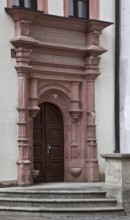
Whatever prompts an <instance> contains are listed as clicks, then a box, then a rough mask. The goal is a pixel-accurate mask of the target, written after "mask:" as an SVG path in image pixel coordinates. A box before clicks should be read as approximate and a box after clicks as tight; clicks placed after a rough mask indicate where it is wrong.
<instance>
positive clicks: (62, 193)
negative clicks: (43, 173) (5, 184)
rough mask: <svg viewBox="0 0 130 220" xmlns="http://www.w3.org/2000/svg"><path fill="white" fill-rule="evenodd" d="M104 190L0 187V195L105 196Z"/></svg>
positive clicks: (27, 196) (21, 196)
mask: <svg viewBox="0 0 130 220" xmlns="http://www.w3.org/2000/svg"><path fill="white" fill-rule="evenodd" d="M105 196H106V192H105V191H100V190H94V191H90V190H78V191H76V190H72V191H70V190H5V189H0V197H16V198H19V197H20V198H44V199H50V198H52V199H53V198H55V199H57V198H84V199H85V198H105Z"/></svg>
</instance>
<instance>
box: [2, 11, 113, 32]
mask: <svg viewBox="0 0 130 220" xmlns="http://www.w3.org/2000/svg"><path fill="white" fill-rule="evenodd" d="M5 10H6V12H7V13H8V14H9V15H10V16H11V17H12V19H13V20H14V21H15V22H16V21H20V20H29V21H31V24H33V25H43V26H46V27H53V28H59V29H60V28H61V29H64V30H71V31H79V32H85V33H88V32H92V31H102V30H103V29H104V28H106V27H108V26H110V25H111V24H112V23H111V22H106V21H100V20H93V19H90V20H80V19H75V18H67V17H60V16H54V15H47V14H44V13H43V12H41V11H34V10H31V9H25V8H24V9H23V8H5Z"/></svg>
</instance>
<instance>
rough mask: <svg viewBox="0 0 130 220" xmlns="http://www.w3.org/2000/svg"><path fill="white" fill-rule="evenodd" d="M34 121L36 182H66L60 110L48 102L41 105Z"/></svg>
mask: <svg viewBox="0 0 130 220" xmlns="http://www.w3.org/2000/svg"><path fill="white" fill-rule="evenodd" d="M39 107H40V111H39V113H38V114H37V116H36V118H34V121H33V161H34V169H35V170H39V171H40V173H39V176H38V177H37V178H36V179H35V180H34V182H37V183H40V182H41V183H42V182H62V181H64V132H63V118H62V115H61V112H60V111H59V109H58V108H57V107H56V106H55V105H53V104H51V103H48V102H45V103H42V104H40V105H39Z"/></svg>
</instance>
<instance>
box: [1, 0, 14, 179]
mask: <svg viewBox="0 0 130 220" xmlns="http://www.w3.org/2000/svg"><path fill="white" fill-rule="evenodd" d="M5 7H7V6H6V0H1V1H0V182H2V181H9V182H10V183H11V182H12V181H16V179H17V165H16V161H17V159H18V156H17V154H18V147H17V115H18V113H17V99H18V97H17V94H18V92H17V89H18V88H17V74H16V71H15V68H14V60H13V59H12V58H11V48H12V45H11V43H10V39H11V37H13V35H14V22H13V20H12V19H11V18H10V16H9V15H7V13H6V12H5V9H4V8H5Z"/></svg>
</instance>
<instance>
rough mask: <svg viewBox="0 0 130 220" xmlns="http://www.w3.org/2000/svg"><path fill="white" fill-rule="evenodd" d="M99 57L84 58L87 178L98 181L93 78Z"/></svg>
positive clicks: (94, 77) (97, 68) (97, 70)
mask: <svg viewBox="0 0 130 220" xmlns="http://www.w3.org/2000/svg"><path fill="white" fill-rule="evenodd" d="M99 61H100V58H99V57H93V56H91V57H87V58H86V80H87V150H86V163H87V180H88V181H99V166H98V160H97V140H96V125H95V79H96V77H97V76H98V75H99V67H98V65H99Z"/></svg>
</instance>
